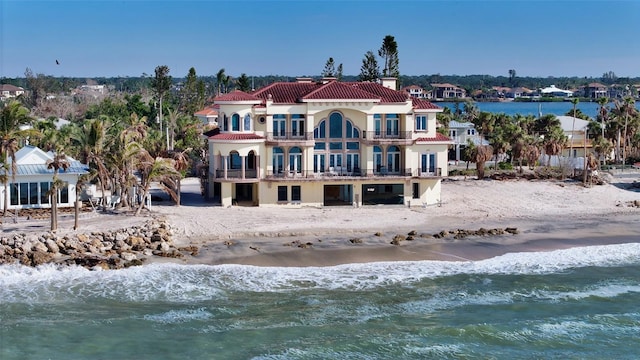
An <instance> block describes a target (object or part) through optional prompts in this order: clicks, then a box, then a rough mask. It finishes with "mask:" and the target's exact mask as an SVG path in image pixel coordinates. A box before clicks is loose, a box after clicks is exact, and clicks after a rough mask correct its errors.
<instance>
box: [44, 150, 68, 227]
mask: <svg viewBox="0 0 640 360" xmlns="http://www.w3.org/2000/svg"><path fill="white" fill-rule="evenodd" d="M69 166H71V164H70V163H69V160H67V156H66V155H65V154H64V152H62V151H57V152H55V153H54V155H53V159H51V160H47V169H53V184H52V185H51V189H49V193H48V195H49V196H50V198H51V231H56V230H57V229H58V190H60V189H61V188H62V187H63V186H64V185H65V184H66V183H65V182H64V181H62V180H60V179H59V178H58V171H59V170H60V169H62V171H65V170H67V169H68V168H69Z"/></svg>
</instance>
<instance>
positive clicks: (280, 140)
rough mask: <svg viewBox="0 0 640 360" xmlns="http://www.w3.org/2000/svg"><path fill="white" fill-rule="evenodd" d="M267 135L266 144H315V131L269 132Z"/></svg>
mask: <svg viewBox="0 0 640 360" xmlns="http://www.w3.org/2000/svg"><path fill="white" fill-rule="evenodd" d="M266 136H267V139H266V141H265V144H266V145H272V146H280V145H288V146H312V145H313V144H314V139H313V132H306V133H301V132H268V133H266Z"/></svg>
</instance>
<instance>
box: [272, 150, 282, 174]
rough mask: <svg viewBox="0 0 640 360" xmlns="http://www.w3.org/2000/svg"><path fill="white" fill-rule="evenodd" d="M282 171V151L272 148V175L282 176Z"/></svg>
mask: <svg viewBox="0 0 640 360" xmlns="http://www.w3.org/2000/svg"><path fill="white" fill-rule="evenodd" d="M283 170H284V151H282V148H279V147H274V148H273V173H274V174H282V171H283Z"/></svg>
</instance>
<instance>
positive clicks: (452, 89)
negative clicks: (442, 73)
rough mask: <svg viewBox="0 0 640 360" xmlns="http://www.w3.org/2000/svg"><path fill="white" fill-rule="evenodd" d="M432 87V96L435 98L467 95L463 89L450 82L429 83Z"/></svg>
mask: <svg viewBox="0 0 640 360" xmlns="http://www.w3.org/2000/svg"><path fill="white" fill-rule="evenodd" d="M431 86H432V87H433V90H432V92H433V98H435V99H453V98H464V97H467V93H466V91H465V90H464V89H462V88H459V87H457V86H455V85H452V84H448V83H445V84H431Z"/></svg>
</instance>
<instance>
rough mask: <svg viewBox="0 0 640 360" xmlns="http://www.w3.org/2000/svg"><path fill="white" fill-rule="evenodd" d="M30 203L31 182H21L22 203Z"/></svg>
mask: <svg viewBox="0 0 640 360" xmlns="http://www.w3.org/2000/svg"><path fill="white" fill-rule="evenodd" d="M28 203H29V183H20V205H27V204H28Z"/></svg>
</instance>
